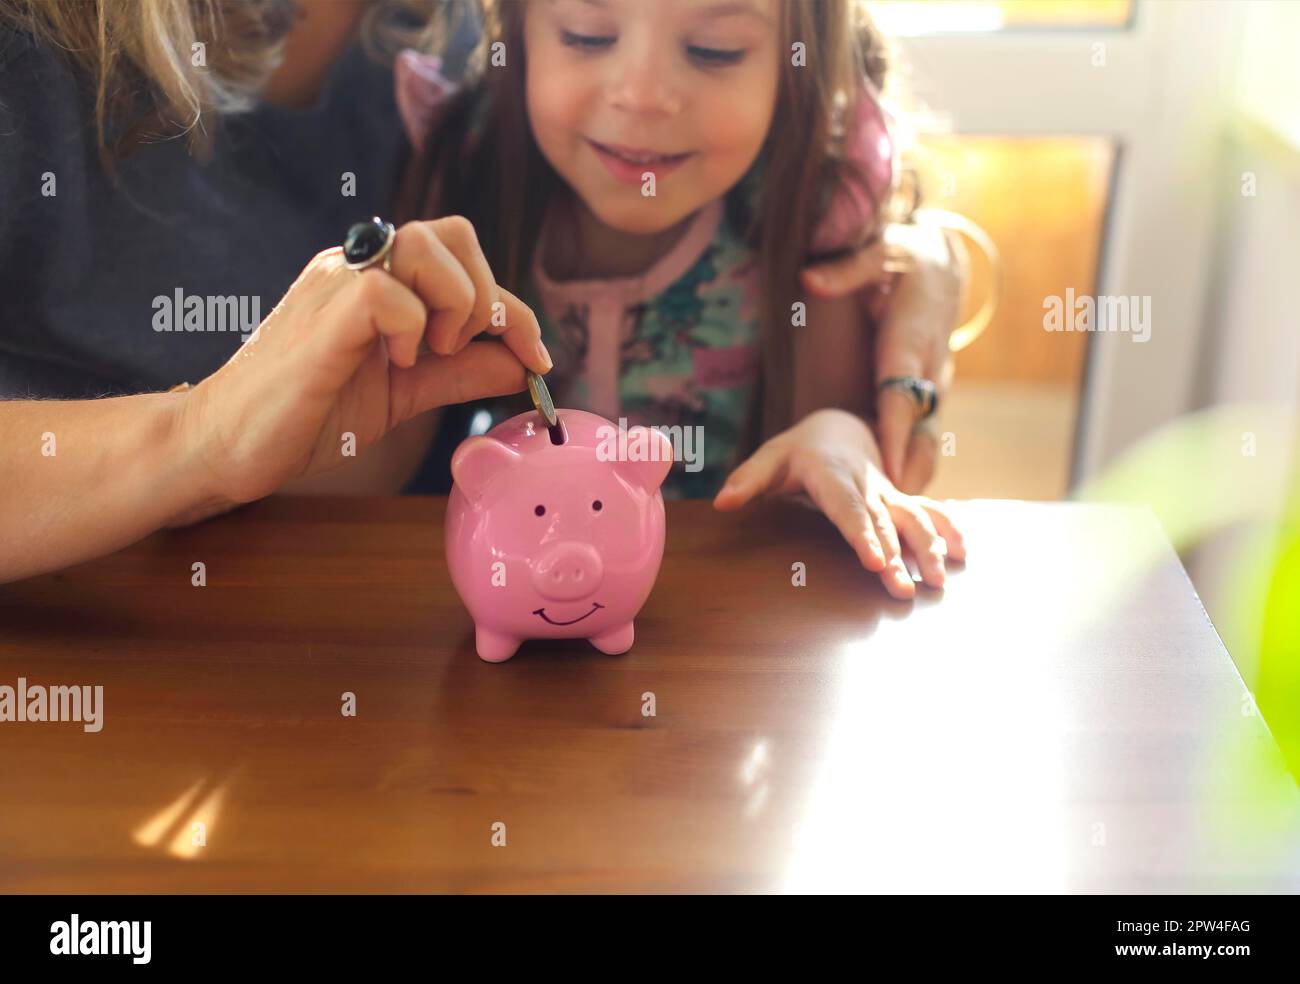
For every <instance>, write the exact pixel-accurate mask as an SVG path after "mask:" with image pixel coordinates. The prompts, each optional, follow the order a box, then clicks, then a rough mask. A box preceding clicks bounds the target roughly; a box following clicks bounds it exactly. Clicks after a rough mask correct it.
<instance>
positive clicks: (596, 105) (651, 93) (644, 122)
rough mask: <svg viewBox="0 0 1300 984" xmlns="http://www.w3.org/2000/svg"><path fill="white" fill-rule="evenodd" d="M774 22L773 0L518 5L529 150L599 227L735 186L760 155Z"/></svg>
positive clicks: (664, 217) (630, 222) (686, 205)
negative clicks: (533, 146) (542, 159)
mask: <svg viewBox="0 0 1300 984" xmlns="http://www.w3.org/2000/svg"><path fill="white" fill-rule="evenodd" d="M775 21H776V18H775V4H774V0H725V2H720V0H655V2H653V3H647V2H643V0H528V3H527V6H526V7H525V12H524V47H525V50H526V51H527V66H526V69H527V74H526V85H525V89H526V91H525V98H526V100H527V111H528V122H529V125H530V126H531V128H532V132H533V137H534V138H535V140H536V142H537V146H538V148H539V149H540V150H541V152H542V155H543V156H544V157H545V158H546V160H547V161H548V162H549V163H550V165H551V167H552V168H554V169H555V171H556V173H557V174H558V175H559V176H560V177H561V178H562V179H563V181H564V183H565V184H567V185H568V186H569V187H570V188H571V189H572V190H573V192H574V193H575V194H576V195H577V196H578V197H579V198H580V199H581V200H582V202H583V204H584V205H586V207H587V209H588V210H590V212H591V214H592V215H594V216H595V217H596V218H597V219H598V220H599V221H600V222H601V223H603V224H605V225H606V226H608V227H609V228H610V229H612V230H617V231H618V232H621V233H627V234H631V235H636V236H646V235H656V234H659V233H662V232H664V231H666V230H669V229H672V228H673V227H674V226H676V225H678V224H679V223H681V222H682V221H683V220H684V219H686V218H688V217H689V216H691V215H692V214H694V213H696V212H698V211H699V209H700V208H701V207H703V206H704V205H706V204H708V203H709V202H711V201H714V200H716V199H718V198H721V197H722V196H723V195H725V194H726V193H727V192H728V191H729V190H730V189H731V188H733V187H734V186H735V185H736V184H737V183H739V181H740V180H741V178H742V177H744V175H745V173H746V172H747V171H748V170H749V168H750V166H751V165H752V164H753V163H754V161H755V159H756V158H757V157H758V155H759V152H760V151H761V150H762V147H763V142H764V139H765V138H766V136H767V132H768V128H769V127H770V125H771V122H772V116H773V111H774V107H775V103H776V92H777V84H778V69H779V67H780V55H779V53H778V51H777V30H776V23H775ZM648 175H649V176H653V180H649V178H648V177H647V176H648Z"/></svg>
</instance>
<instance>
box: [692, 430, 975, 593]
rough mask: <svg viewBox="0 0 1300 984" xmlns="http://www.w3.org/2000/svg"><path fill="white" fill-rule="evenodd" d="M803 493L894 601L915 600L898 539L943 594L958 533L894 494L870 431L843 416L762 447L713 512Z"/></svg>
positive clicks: (934, 509)
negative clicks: (947, 565) (947, 561)
mask: <svg viewBox="0 0 1300 984" xmlns="http://www.w3.org/2000/svg"><path fill="white" fill-rule="evenodd" d="M800 491H802V492H806V493H807V494H808V495H809V496H810V497H811V498H812V500H813V502H814V503H816V505H817V507H818V508H819V509H820V510H821V511H822V512H823V513H825V514H826V516H827V518H828V519H830V521H831V522H833V523H834V524H835V526H836V527H837V528H838V529H839V531H840V533H841V534H843V536H844V539H845V540H847V541H848V543H849V546H851V547H852V548H853V550H854V552H855V553H856V554H857V555H858V559H859V560H861V561H862V566H863V567H865V568H866V569H867V570H869V571H873V572H879V573H880V580H881V582H882V583H883V584H884V586H885V590H886V591H888V592H889V593H890V594H891V595H893V596H894V597H895V598H904V599H906V598H911V597H913V596H914V595H915V594H916V586H915V584H914V583H913V582H912V578H911V575H910V574H908V571H907V566H906V565H905V564H904V563H903V559H902V555H901V551H900V549H899V546H900V544H899V539H900V535H901V538H902V542H904V543H906V544H907V546H908V547H909V548H910V550H911V552H912V553H913V554H914V555H915V557H916V561H917V566H918V568H919V569H920V572H921V577H922V578H923V579H924V581H925V583H926V584H928V585H930V586H931V587H934V588H941V587H943V584H944V578H945V569H944V558H945V557H951V558H952V559H953V560H957V561H961V560H965V558H966V548H965V546H964V544H963V543H962V537H961V534H960V533H959V532H958V531H957V528H956V527H955V526H954V525H953V523H952V520H951V519H950V518H949V517H948V515H947V513H946V512H944V510H943V507H942V506H940V505H939V504H938V503H937V502H934V501H933V500H931V499H927V498H925V497H923V496H915V495H905V494H904V493H902V492H899V491H898V489H896V488H895V487H894V485H893V483H892V482H890V481H889V479H887V478H886V477H885V475H884V473H883V472H882V471H881V468H880V449H879V447H878V446H877V445H876V440H875V438H874V437H873V436H872V434H871V429H870V427H868V426H867V424H866V423H865V422H864V421H862V420H861V419H860V418H858V417H856V416H854V415H853V414H851V413H849V412H847V411H845V410H835V409H827V410H818V411H816V412H815V413H810V414H809V415H808V416H806V417H804V418H803V420H801V421H799V423H797V424H795V425H794V426H793V427H791V428H790V429H789V430H787V431H783V432H782V433H780V434H778V435H776V437H774V438H772V439H771V440H769V441H767V442H766V443H764V444H763V446H762V447H760V448H759V449H758V450H757V451H755V452H754V454H753V455H752V456H751V457H750V458H749V459H748V460H747V461H745V462H744V463H743V464H741V465H740V467H738V468H737V469H736V470H735V471H733V472H732V473H731V475H730V476H729V477H728V478H727V481H726V484H725V485H724V486H723V487H722V490H721V491H720V492H719V493H718V494H717V497H716V498H715V499H714V500H713V505H714V506H715V507H716V508H718V509H721V510H727V511H729V510H733V509H739V508H740V507H741V506H743V505H745V503H747V502H749V501H750V500H751V499H753V498H755V497H756V496H759V495H764V494H769V495H776V494H781V493H791V492H800Z"/></svg>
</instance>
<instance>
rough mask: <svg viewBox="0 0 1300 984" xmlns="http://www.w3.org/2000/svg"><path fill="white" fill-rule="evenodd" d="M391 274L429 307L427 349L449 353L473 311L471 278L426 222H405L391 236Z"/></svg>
mask: <svg viewBox="0 0 1300 984" xmlns="http://www.w3.org/2000/svg"><path fill="white" fill-rule="evenodd" d="M392 261H393V262H392V273H393V276H394V277H396V278H397V279H398V280H400V281H401V282H402V283H404V284H406V285H407V286H408V287H410V288H411V289H412V290H413V291H415V292H416V294H418V295H419V296H420V300H422V301H423V302H424V305H425V307H427V308H428V310H429V317H428V322H427V323H426V325H425V329H424V337H425V341H426V342H427V343H428V346H429V350H430V351H431V352H436V353H437V354H439V355H451V354H452V353H454V352H455V351H456V350H457V348H456V346H457V342H458V341H459V338H460V330H461V328H462V327H463V326H464V324H465V322H466V321H468V320H469V317H470V315H471V314H472V313H473V311H474V304H475V290H474V281H473V280H471V279H470V275H469V273H467V272H466V270H465V268H464V266H462V265H461V263H460V261H459V260H457V259H456V257H455V256H453V255H452V252H451V250H449V249H448V248H447V247H446V246H445V245H444V244H443V242H442V240H441V239H439V238H438V234H437V233H435V232H434V231H433V224H432V223H429V222H408V223H407V224H406V225H404V226H402V228H400V229H398V230H397V237H396V239H394V240H393V252H392Z"/></svg>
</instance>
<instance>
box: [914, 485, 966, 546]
mask: <svg viewBox="0 0 1300 984" xmlns="http://www.w3.org/2000/svg"><path fill="white" fill-rule="evenodd" d="M916 501H917V502H918V503H920V505H921V508H922V509H924V510H925V511H926V512H927V513H929V514H930V519H931V520H932V521H933V522H934V528H935V529H936V530H938V531H939V535H940V536H942V537H943V542H944V543H945V544H947V546H948V556H949V557H951V558H952V559H953V560H957V561H964V560H965V559H966V541H965V539H964V538H963V537H962V535H961V532H960V531H959V530H958V529H957V527H956V526H955V525H954V524H953V521H952V518H951V517H950V516H949V515H948V511H947V509H946V508H945V507H944V506H943V504H942V503H938V502H935V501H934V500H933V499H927V498H926V497H925V496H917V499H916Z"/></svg>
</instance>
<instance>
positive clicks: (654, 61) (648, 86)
mask: <svg viewBox="0 0 1300 984" xmlns="http://www.w3.org/2000/svg"><path fill="white" fill-rule="evenodd" d="M610 103H611V105H612V106H613V107H614V108H615V109H621V110H623V111H624V112H628V113H635V114H637V115H642V116H672V115H674V114H676V113H679V112H681V109H682V96H681V89H680V87H679V86H678V85H677V84H676V82H675V78H674V74H673V71H672V66H671V62H670V61H669V59H667V58H665V57H662V56H660V55H659V54H657V53H655V52H653V51H639V52H638V51H633V52H629V53H628V54H627V55H626V56H625V57H623V58H621V59H619V61H618V63H617V64H616V65H614V66H613V78H612V80H611V85H610Z"/></svg>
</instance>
